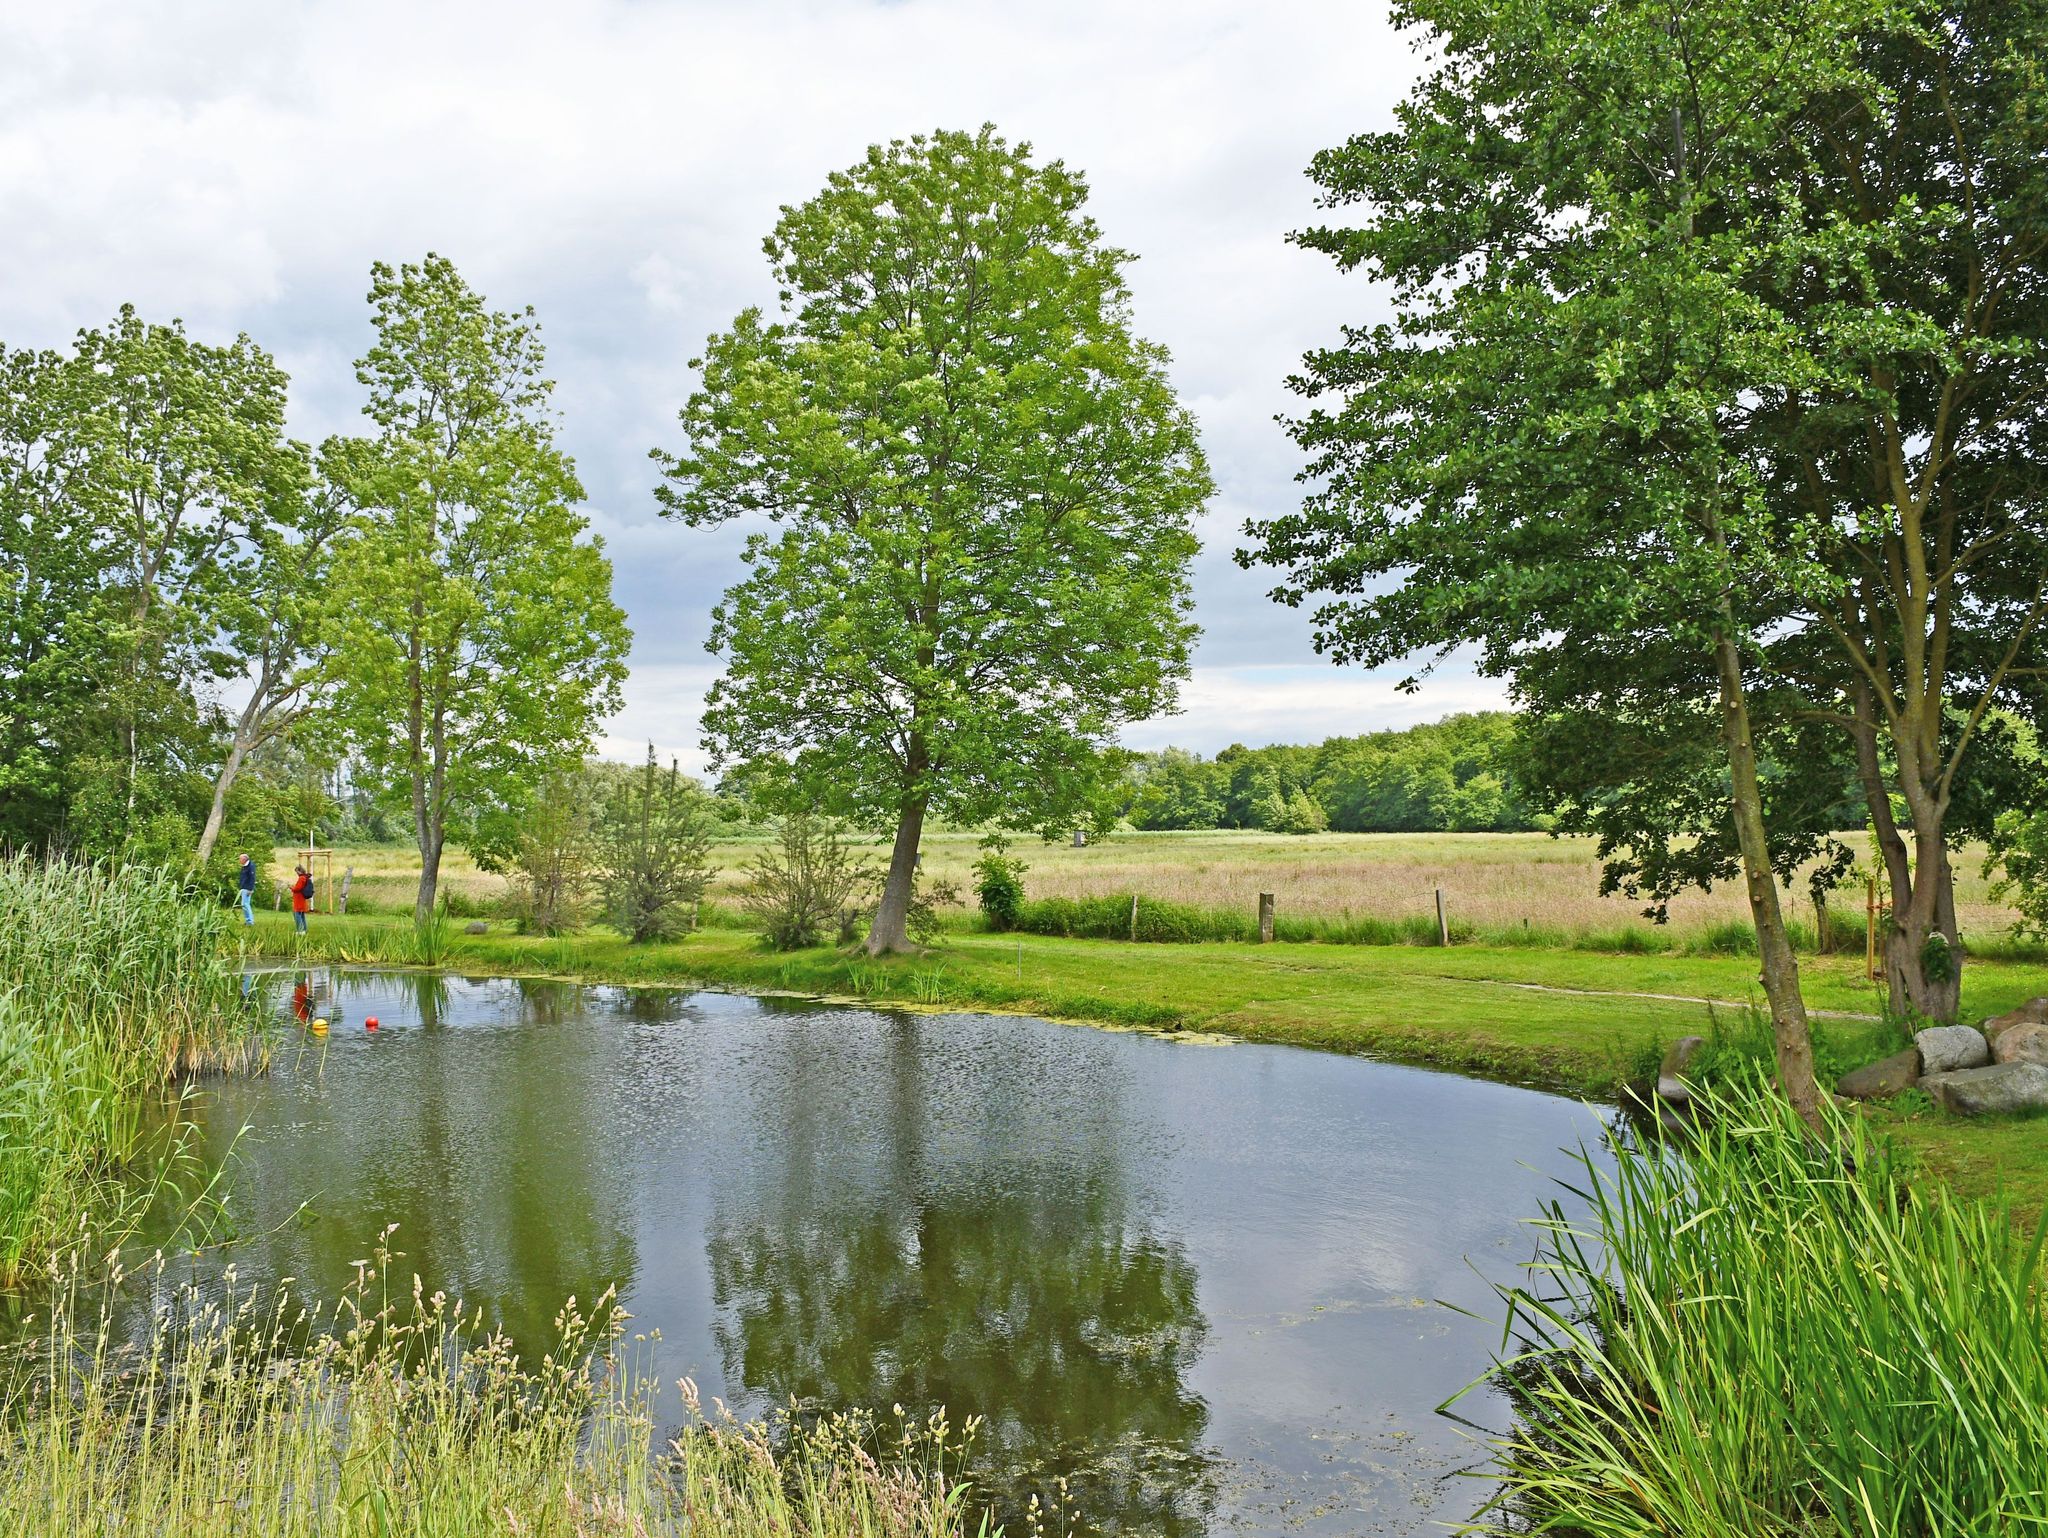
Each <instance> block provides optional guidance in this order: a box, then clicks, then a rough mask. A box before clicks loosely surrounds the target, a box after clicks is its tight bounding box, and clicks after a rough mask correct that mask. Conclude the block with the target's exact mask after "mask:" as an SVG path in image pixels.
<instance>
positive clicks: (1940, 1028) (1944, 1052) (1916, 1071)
mask: <svg viewBox="0 0 2048 1538" xmlns="http://www.w3.org/2000/svg"><path fill="white" fill-rule="evenodd" d="M1916 1087H1917V1088H1919V1089H1923V1090H1925V1091H1926V1092H1927V1093H1928V1094H1929V1095H1931V1096H1933V1097H1934V1100H1935V1102H1936V1103H1937V1104H1939V1105H1941V1106H1944V1107H1945V1108H1947V1109H1948V1110H1951V1111H1954V1112H1956V1113H1957V1114H1958V1115H1962V1116H2011V1115H2017V1114H2019V1113H2021V1112H2028V1111H2048V998H2043V999H2029V1000H2028V1001H2027V1002H2026V1003H2024V1004H2022V1005H2021V1006H2020V1007H2019V1008H2018V1009H2015V1010H2010V1011H2008V1012H2007V1013H2005V1014H2002V1015H1994V1016H1993V1017H1992V1018H1991V1019H1989V1020H1986V1021H1985V1022H1984V1023H1983V1024H1982V1025H1936V1026H1930V1027H1928V1028H1927V1029H1926V1030H1924V1031H1919V1032H1916V1033H1915V1035H1914V1037H1913V1045H1912V1046H1910V1047H1908V1048H1906V1050H1905V1051H1903V1052H1897V1053H1894V1054H1893V1055H1892V1056H1890V1057H1887V1058H1884V1059H1883V1060H1881V1061H1879V1062H1875V1063H1869V1064H1866V1065H1865V1066H1863V1067H1861V1068H1858V1069H1857V1070H1856V1071H1855V1072H1854V1073H1849V1074H1844V1075H1843V1076H1842V1082H1841V1083H1840V1084H1838V1085H1836V1086H1835V1092H1836V1093H1837V1094H1839V1095H1843V1096H1846V1097H1847V1098H1849V1099H1851V1100H1882V1099H1884V1098H1886V1097H1887V1096H1891V1095H1897V1094H1901V1093H1903V1092H1904V1091H1906V1090H1909V1089H1914V1088H1916Z"/></svg>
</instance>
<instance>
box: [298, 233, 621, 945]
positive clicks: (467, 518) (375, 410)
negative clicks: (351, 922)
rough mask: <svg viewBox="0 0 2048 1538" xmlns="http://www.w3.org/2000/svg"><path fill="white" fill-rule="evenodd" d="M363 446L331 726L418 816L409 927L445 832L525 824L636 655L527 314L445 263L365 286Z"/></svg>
mask: <svg viewBox="0 0 2048 1538" xmlns="http://www.w3.org/2000/svg"><path fill="white" fill-rule="evenodd" d="M370 304H371V308H372V312H373V319H374V321H375V324H376V328H377V340H376V342H375V344H374V345H373V346H372V347H371V349H370V351H369V353H368V354H367V355H366V356H365V357H364V358H363V359H362V361H361V363H360V364H359V365H358V369H357V374H358V377H359V378H360V379H361V380H362V382H363V384H364V385H365V386H366V387H367V388H368V391H369V400H368V403H367V405H366V406H365V408H364V409H365V411H366V413H367V414H368V415H369V417H370V418H371V420H372V422H373V423H374V424H375V426H376V428H377V431H376V434H375V435H374V436H372V437H368V438H357V439H334V440H330V441H329V442H328V443H327V444H326V445H325V446H324V447H323V448H322V450H321V463H322V466H323V468H324V470H325V472H326V474H327V475H328V477H329V478H330V479H331V481H332V482H333V484H334V485H335V486H336V487H337V488H338V490H339V493H340V494H341V495H342V496H344V497H345V498H346V500H347V502H348V504H349V506H350V507H351V509H352V511H351V514H350V516H349V518H348V521H347V523H346V525H345V527H344V528H343V530H342V531H341V533H340V535H339V537H338V539H337V541H336V550H335V558H334V570H335V573H336V582H335V588H334V591H333V593H332V595H331V604H332V607H331V610H330V613H329V619H328V624H329V629H328V639H329V653H328V655H329V667H330V670H331V673H332V679H333V687H334V708H335V711H336V714H337V718H338V720H339V722H340V723H341V725H342V727H343V728H344V729H345V731H346V733H347V735H348V738H349V741H350V742H351V743H352V745H353V747H354V749H355V752H356V753H357V755H358V757H359V759H360V761H361V764H362V767H363V769H364V770H365V771H366V773H367V774H368V775H369V776H371V777H372V778H374V779H376V780H378V781H380V782H381V783H383V784H384V785H386V786H389V787H392V788H393V789H395V790H397V791H399V792H401V793H402V794H403V795H404V797H405V798H406V800H407V802H408V804H409V805H410V806H411V808H412V810H413V822H414V828H413V832H414V836H415V840H416V842H417V844H418V847H419V850H420V856H421V877H420V891H419V897H418V900H417V903H416V908H415V912H416V916H417V917H419V918H420V919H421V920H422V921H424V920H425V919H426V918H427V917H428V916H429V915H430V914H431V912H432V910H433V905H434V896H435V891H436V887H437V884H438V877H439V870H440V857H441V852H442V849H443V848H444V847H445V844H446V841H447V838H448V834H449V830H450V828H451V827H455V828H461V827H463V826H464V825H465V824H468V823H472V822H475V821H477V820H479V819H481V818H484V817H486V816H487V815H488V814H489V813H490V812H492V811H493V810H494V809H500V808H503V807H504V806H506V805H517V804H519V803H520V802H522V801H523V800H524V799H525V797H526V796H527V795H528V794H530V793H531V790H532V788H533V786H534V785H536V784H537V783H538V781H539V780H540V779H541V778H542V777H543V776H545V774H546V773H547V772H548V770H549V769H550V768H551V767H553V766H554V765H556V764H559V763H560V762H562V761H563V760H564V759H565V758H571V759H573V758H576V757H578V756H580V755H581V754H582V752H583V751H584V749H585V748H586V747H587V746H588V744H589V740H590V735H591V732H592V731H593V729H594V728H595V725H596V723H597V722H598V721H599V720H601V719H602V718H603V717H604V716H605V715H606V714H608V713H609V712H610V711H612V710H613V709H615V708H616V707H617V704H618V690H619V684H620V682H621V680H622V679H623V677H624V675H625V656H626V650H627V646H628V644H629V636H628V633H627V630H626V623H625V616H624V614H623V613H622V612H621V611H620V609H619V607H618V605H617V604H615V603H614V602H613V601H612V597H611V565H610V562H608V561H607V560H606V559H605V556H604V552H603V548H602V544H601V542H600V541H598V540H596V539H595V538H592V537H590V536H589V533H588V524H587V521H586V520H585V519H584V518H583V516H582V515H581V514H580V513H578V512H577V511H576V504H577V503H578V502H580V501H581V500H582V498H583V487H582V485H581V483H580V482H578V480H577V479H576V473H575V467H574V466H573V465H572V464H571V463H570V460H569V457H568V455H566V454H565V453H563V452H562V450H561V449H560V448H559V447H558V446H557V444H556V443H555V432H554V422H553V419H552V417H551V416H550V414H549V412H548V409H547V403H548V397H549V394H550V391H551V390H552V388H553V387H552V384H551V383H550V381H549V380H548V379H547V378H546V377H545V376H544V374H543V373H542V368H543V362H544V359H543V352H542V348H541V344H540V338H539V335H538V332H537V329H536V326H535V324H534V321H533V317H532V311H531V310H526V311H522V312H519V313H517V314H511V313H504V312H497V311H492V310H490V309H488V308H487V306H486V304H485V301H484V299H483V297H482V296H481V295H480V294H478V293H476V292H475V290H473V289H471V288H470V287H469V286H468V285H467V284H466V283H464V282H463V280H462V277H461V275H460V274H459V273H457V272H456V270H455V268H454V266H453V265H452V264H451V263H449V262H448V261H447V260H445V259H444V258H441V257H438V256H433V255H431V254H430V255H429V256H428V257H427V259H426V260H425V261H424V262H423V263H421V264H420V265H418V266H413V265H410V264H408V265H406V266H402V267H399V268H396V269H394V268H391V267H388V266H385V265H383V264H382V263H379V264H378V265H377V266H375V267H374V268H373V269H372V270H371V288H370Z"/></svg>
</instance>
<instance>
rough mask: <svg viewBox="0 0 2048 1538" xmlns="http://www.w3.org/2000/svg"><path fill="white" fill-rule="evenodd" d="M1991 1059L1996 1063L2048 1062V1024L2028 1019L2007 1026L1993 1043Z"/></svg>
mask: <svg viewBox="0 0 2048 1538" xmlns="http://www.w3.org/2000/svg"><path fill="white" fill-rule="evenodd" d="M1991 1060H1992V1061H1993V1062H1995V1063H2043V1064H2048V1025H2036V1024H2034V1023H2033V1022H2032V1021H2028V1022H2026V1023H2025V1024H2022V1025H2010V1026H2007V1027H2006V1028H2005V1029H2004V1030H2002V1031H2000V1032H1999V1033H1998V1035H1997V1036H1996V1037H1995V1038H1994V1039H1993V1041H1992V1043H1991Z"/></svg>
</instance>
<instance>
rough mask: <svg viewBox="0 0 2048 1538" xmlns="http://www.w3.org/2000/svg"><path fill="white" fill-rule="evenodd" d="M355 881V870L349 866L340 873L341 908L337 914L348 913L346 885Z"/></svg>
mask: <svg viewBox="0 0 2048 1538" xmlns="http://www.w3.org/2000/svg"><path fill="white" fill-rule="evenodd" d="M355 879H356V868H355V867H354V866H353V865H351V866H349V867H348V869H346V870H344V871H343V872H342V873H341V907H340V909H339V910H338V911H339V912H342V913H346V912H348V884H349V883H350V882H351V881H353V880H355Z"/></svg>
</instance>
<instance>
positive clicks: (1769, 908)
mask: <svg viewBox="0 0 2048 1538" xmlns="http://www.w3.org/2000/svg"><path fill="white" fill-rule="evenodd" d="M1714 661H1715V665H1716V668H1717V670H1718V671H1719V673H1720V676H1721V710H1722V728H1723V731H1724V733H1725V735H1726V739H1727V744H1728V769H1729V777H1730V780H1731V781H1732V787H1733V795H1732V796H1731V797H1730V807H1731V811H1732V813H1733V815H1734V818H1735V836H1736V839H1737V840H1738V841H1739V842H1740V844H1741V846H1742V877H1743V882H1744V885H1745V886H1746V887H1747V889H1748V894H1749V911H1750V916H1751V918H1752V919H1753V920H1754V921H1755V923H1756V947H1757V953H1758V955H1759V956H1760V957H1761V959H1762V961H1763V983H1764V997H1765V998H1766V999H1767V1000H1768V1001H1769V1003H1770V1007H1771V1035H1772V1038H1773V1040H1774V1041H1775V1043H1776V1046H1777V1057H1778V1082H1779V1083H1780V1084H1782V1085H1783V1086H1784V1089H1785V1098H1786V1099H1787V1100H1789V1101H1791V1102H1792V1109H1793V1110H1795V1111H1797V1112H1798V1113H1799V1115H1800V1117H1801V1119H1802V1120H1804V1121H1805V1122H1806V1123H1807V1124H1808V1125H1809V1126H1815V1127H1817V1126H1818V1125H1819V1122H1820V1088H1819V1086H1818V1085H1817V1084H1816V1083H1815V1082H1814V1077H1813V1036H1812V1033H1811V1031H1810V1030H1809V1029H1808V1027H1807V1023H1806V1001H1805V999H1804V998H1802V997H1801V996H1800V992H1799V962H1798V959H1797V958H1796V957H1795V956H1794V955H1793V954H1792V941H1791V937H1790V936H1789V935H1787V934H1786V932H1785V915H1784V912H1783V910H1782V909H1780V907H1779V906H1778V884H1777V878H1776V875H1775V873H1774V872H1773V871H1772V869H1771V851H1770V843H1769V840H1768V838H1767V837H1766V835H1765V831H1764V801H1763V790H1762V787H1761V786H1760V785H1759V784H1758V781H1757V772H1756V747H1755V744H1754V743H1753V742H1752V740H1751V737H1750V724H1749V704H1748V701H1747V700H1746V699H1745V698H1744V696H1743V692H1742V657H1741V654H1740V653H1739V652H1738V651H1737V650H1736V648H1735V638H1734V635H1733V633H1732V627H1729V626H1724V627H1723V628H1721V629H1719V630H1717V631H1716V632H1715V635H1714Z"/></svg>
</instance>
